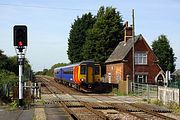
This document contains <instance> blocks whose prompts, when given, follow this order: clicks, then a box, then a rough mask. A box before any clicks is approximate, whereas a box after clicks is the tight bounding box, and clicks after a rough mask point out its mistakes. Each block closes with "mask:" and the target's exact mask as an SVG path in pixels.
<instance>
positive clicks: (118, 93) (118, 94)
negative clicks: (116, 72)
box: [112, 88, 126, 96]
mask: <svg viewBox="0 0 180 120" xmlns="http://www.w3.org/2000/svg"><path fill="white" fill-rule="evenodd" d="M112 94H114V95H117V96H126V94H124V93H122V92H120V91H119V90H118V89H117V88H113V90H112Z"/></svg>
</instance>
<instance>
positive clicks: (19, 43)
mask: <svg viewBox="0 0 180 120" xmlns="http://www.w3.org/2000/svg"><path fill="white" fill-rule="evenodd" d="M13 33H14V48H15V50H16V54H17V56H18V64H19V106H20V107H22V106H23V66H24V60H25V53H26V49H27V27H26V26H25V25H15V26H14V29H13Z"/></svg>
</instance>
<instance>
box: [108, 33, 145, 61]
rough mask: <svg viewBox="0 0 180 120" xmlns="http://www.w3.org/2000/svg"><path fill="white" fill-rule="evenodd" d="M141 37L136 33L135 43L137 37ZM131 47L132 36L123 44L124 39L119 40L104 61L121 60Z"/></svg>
mask: <svg viewBox="0 0 180 120" xmlns="http://www.w3.org/2000/svg"><path fill="white" fill-rule="evenodd" d="M140 37H142V35H141V34H140V35H138V36H136V37H135V43H136V42H137V41H138V39H139V38H140ZM132 47H133V38H130V39H128V40H127V43H126V44H124V41H122V42H120V43H119V44H118V45H117V47H116V48H115V50H114V51H113V52H112V54H111V55H110V56H109V58H108V59H107V60H106V61H105V63H111V62H117V61H121V60H123V59H124V58H125V57H126V55H127V54H128V53H129V51H130V50H131V48H132Z"/></svg>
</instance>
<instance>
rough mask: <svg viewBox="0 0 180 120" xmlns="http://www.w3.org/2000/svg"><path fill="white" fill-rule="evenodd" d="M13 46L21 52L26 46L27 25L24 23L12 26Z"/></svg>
mask: <svg viewBox="0 0 180 120" xmlns="http://www.w3.org/2000/svg"><path fill="white" fill-rule="evenodd" d="M14 46H16V47H17V49H18V50H19V52H22V51H23V49H25V46H27V27H26V26H25V25H15V26H14Z"/></svg>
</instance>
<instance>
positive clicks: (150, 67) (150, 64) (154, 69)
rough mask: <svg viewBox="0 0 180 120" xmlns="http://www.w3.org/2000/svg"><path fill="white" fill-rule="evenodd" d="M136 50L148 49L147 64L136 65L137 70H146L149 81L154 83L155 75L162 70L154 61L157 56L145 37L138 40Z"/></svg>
mask: <svg viewBox="0 0 180 120" xmlns="http://www.w3.org/2000/svg"><path fill="white" fill-rule="evenodd" d="M135 51H145V52H146V51H147V52H148V53H147V65H135V72H146V73H148V75H147V80H148V81H147V82H148V83H151V84H154V83H155V77H156V75H157V74H158V73H159V72H160V68H159V66H158V65H157V64H156V63H154V62H155V61H156V57H155V56H154V54H153V52H152V50H151V48H150V47H149V46H148V45H147V44H146V42H145V41H144V39H141V40H138V41H137V42H136V44H135Z"/></svg>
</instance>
